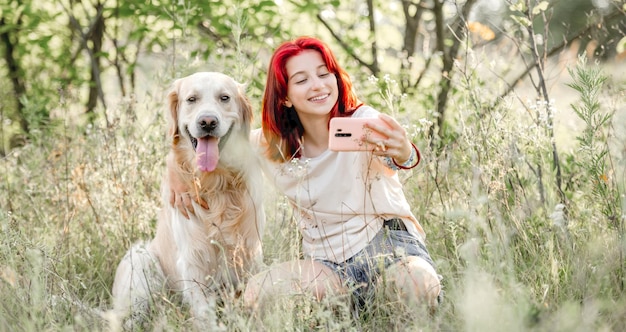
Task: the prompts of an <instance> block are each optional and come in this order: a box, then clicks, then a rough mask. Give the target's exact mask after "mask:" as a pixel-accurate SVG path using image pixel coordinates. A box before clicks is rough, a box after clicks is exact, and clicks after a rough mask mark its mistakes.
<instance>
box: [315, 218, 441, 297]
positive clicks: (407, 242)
mask: <svg viewBox="0 0 626 332" xmlns="http://www.w3.org/2000/svg"><path fill="white" fill-rule="evenodd" d="M406 256H418V257H420V258H423V259H424V260H425V261H426V262H428V263H429V264H430V265H431V266H433V268H435V263H434V262H433V260H432V258H430V255H429V254H428V250H426V247H425V246H424V244H422V242H421V241H419V240H418V239H417V238H416V237H415V236H413V235H411V234H410V233H409V232H408V231H407V230H406V228H405V227H404V224H403V222H402V220H401V219H390V220H386V221H385V223H384V226H383V228H381V230H380V231H379V232H378V234H376V236H374V238H373V239H372V241H370V243H369V244H368V245H367V246H366V247H365V248H363V249H362V250H361V251H359V252H358V253H357V254H356V255H354V256H352V257H351V258H350V259H348V260H347V261H345V262H343V263H335V262H332V261H327V260H317V261H318V262H320V263H322V264H324V265H325V266H327V267H329V268H331V269H332V270H333V271H335V273H337V274H338V275H339V277H340V278H341V280H342V282H343V283H344V285H346V286H347V287H348V289H350V290H352V295H353V298H354V300H355V302H356V303H355V304H356V305H357V306H358V307H360V308H363V306H364V305H365V303H367V298H369V297H370V296H372V295H373V287H371V286H372V285H373V284H374V283H375V282H376V281H377V280H378V278H379V277H380V276H381V273H382V272H383V270H384V269H386V268H387V267H389V266H390V265H392V264H394V263H396V262H399V261H400V260H401V259H402V258H403V257H406ZM441 296H442V294H440V295H439V297H438V300H439V301H440V302H441Z"/></svg>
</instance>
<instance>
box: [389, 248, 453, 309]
mask: <svg viewBox="0 0 626 332" xmlns="http://www.w3.org/2000/svg"><path fill="white" fill-rule="evenodd" d="M386 275H387V277H386V278H385V279H386V280H388V281H389V282H387V284H386V285H385V290H386V293H389V292H391V293H392V294H395V295H396V296H400V297H402V298H403V299H404V300H405V301H407V302H418V303H424V304H427V305H428V306H429V307H431V308H434V307H436V306H437V304H438V296H439V293H440V292H441V283H440V281H439V276H438V274H437V272H436V271H435V269H434V268H433V267H432V265H430V264H429V263H428V262H427V261H426V260H424V259H422V258H420V257H417V256H410V257H407V258H406V259H404V260H402V261H400V262H397V263H395V264H393V265H391V266H390V267H389V268H388V269H387V272H386Z"/></svg>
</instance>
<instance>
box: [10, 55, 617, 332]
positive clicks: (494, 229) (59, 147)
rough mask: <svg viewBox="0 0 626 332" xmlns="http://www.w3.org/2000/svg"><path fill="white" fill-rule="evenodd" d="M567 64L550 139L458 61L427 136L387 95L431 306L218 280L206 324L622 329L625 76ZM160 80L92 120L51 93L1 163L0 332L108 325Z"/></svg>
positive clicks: (527, 113)
mask: <svg viewBox="0 0 626 332" xmlns="http://www.w3.org/2000/svg"><path fill="white" fill-rule="evenodd" d="M570 69H571V70H572V72H571V75H570V77H569V78H568V80H567V82H569V84H579V85H580V86H579V88H580V89H575V88H574V87H570V86H564V83H559V84H561V85H563V86H562V89H564V90H566V91H568V100H571V101H572V102H571V104H568V105H566V106H565V107H563V108H561V109H559V110H557V111H556V112H560V113H558V114H560V115H561V119H563V118H567V117H573V118H578V121H577V123H579V126H577V127H576V128H573V129H572V128H567V130H566V134H560V136H559V137H555V135H553V134H551V129H552V128H551V126H552V125H553V124H554V126H559V125H560V122H559V120H558V119H559V117H558V116H555V114H553V113H552V112H553V108H552V107H551V106H552V105H551V103H542V102H537V103H529V104H527V105H530V107H526V108H524V107H522V106H521V104H520V102H519V101H518V100H517V99H516V98H513V97H510V99H505V100H501V101H500V103H498V104H496V105H495V106H493V102H492V101H493V100H492V99H490V98H492V94H490V93H489V91H491V89H493V87H492V86H490V85H489V84H490V83H489V82H481V81H478V79H477V78H476V76H474V75H470V74H468V73H466V75H458V76H457V78H456V79H457V80H458V82H457V83H458V91H457V92H456V93H455V94H454V96H453V99H452V101H451V103H450V105H449V111H448V116H449V123H450V126H449V127H448V128H447V131H446V133H445V135H444V136H443V137H442V139H441V140H432V139H430V138H429V136H428V130H427V128H428V126H429V124H430V122H429V121H431V120H432V114H431V113H429V110H428V107H427V106H426V105H427V104H426V102H425V101H424V100H422V99H419V98H415V99H410V98H409V99H403V100H401V102H400V103H399V104H398V105H396V107H394V108H393V109H394V110H393V111H394V112H395V115H397V116H398V118H399V119H401V120H402V121H403V123H404V124H405V125H406V128H407V131H408V132H409V134H410V135H411V136H412V138H413V140H414V141H415V142H416V143H417V144H418V146H420V148H421V150H422V155H423V156H424V160H423V162H422V164H421V166H420V167H418V168H417V169H415V170H413V171H410V172H405V173H403V174H402V175H401V176H402V179H403V181H404V182H405V192H406V194H407V197H408V198H409V201H410V202H411V203H412V206H413V212H414V214H415V215H416V216H417V217H418V218H419V219H420V220H421V223H422V225H423V226H424V228H425V230H426V232H427V245H428V248H429V250H430V253H431V255H432V257H433V258H434V260H435V262H436V264H437V266H438V272H439V273H440V274H441V275H443V277H444V279H443V285H444V289H445V300H444V302H443V303H442V304H441V306H440V307H439V309H438V311H437V312H436V313H434V314H433V315H429V314H427V313H426V312H425V311H424V310H422V309H421V308H412V307H406V306H404V305H402V304H401V303H399V302H397V301H395V300H394V299H389V298H385V297H383V296H379V297H377V298H376V299H375V300H374V301H373V303H371V304H370V306H369V307H368V309H367V311H366V312H364V313H362V314H361V315H359V316H358V317H355V316H354V315H353V313H352V312H351V310H350V306H349V305H348V303H347V299H346V298H342V297H337V298H328V299H326V300H325V301H323V302H322V303H317V302H315V301H311V300H310V299H307V298H286V299H280V300H279V301H276V303H274V304H273V306H272V307H271V308H269V309H268V310H265V311H263V312H250V311H248V310H246V309H244V308H243V306H242V303H241V299H239V298H236V297H235V296H232V295H228V294H226V295H222V297H223V301H222V302H223V304H221V305H220V306H219V307H218V308H217V310H218V312H217V314H218V317H219V321H218V326H217V329H221V330H224V331H248V330H251V331H311V330H330V331H338V330H342V331H353V330H354V331H357V330H361V331H381V330H391V331H418V330H422V331H624V330H626V296H625V295H626V292H625V289H624V287H625V284H624V283H625V281H626V257H625V253H626V239H625V235H626V234H625V230H624V223H625V212H624V211H625V210H626V198H625V197H624V193H625V190H626V188H625V181H626V179H625V172H626V171H625V169H626V159H625V156H626V135H625V134H624V133H625V132H626V123H625V122H626V115H625V114H624V112H625V111H626V110H625V109H624V104H625V103H624V101H625V96H624V91H625V87H626V82H625V81H624V79H623V78H618V77H613V76H610V75H609V74H610V73H607V72H605V71H603V70H602V69H601V68H598V67H596V66H595V65H592V64H586V65H583V64H581V63H579V64H578V67H576V65H575V64H572V65H571V68H570ZM594 75H595V76H594ZM603 75H604V76H607V80H605V81H604V80H594V79H593V78H594V77H596V78H597V77H602V76H603ZM168 83H169V82H165V81H163V82H159V83H155V85H156V86H159V87H160V88H161V89H160V90H159V89H157V90H159V91H160V93H153V94H146V96H145V98H144V100H142V101H141V102H139V103H136V104H133V103H130V102H127V101H124V100H120V101H118V103H117V104H112V105H110V106H109V107H110V108H111V109H109V110H107V112H108V114H109V119H110V121H109V125H108V126H105V125H103V124H96V125H89V126H87V125H80V124H76V123H75V122H74V121H73V115H71V113H70V112H69V111H68V112H64V110H69V109H72V106H73V104H76V105H77V104H78V102H77V101H72V100H68V101H66V102H67V103H68V104H64V105H59V106H58V107H57V108H58V109H59V111H58V114H59V115H58V122H56V123H54V124H51V126H50V128H48V129H44V130H41V132H39V133H35V135H34V138H33V139H31V140H30V141H29V142H28V144H27V145H25V146H24V147H21V148H17V149H14V150H12V151H10V152H9V153H8V154H7V155H6V156H4V157H2V158H1V159H0V174H1V176H0V227H1V232H0V330H2V331H57V330H63V331H99V330H103V331H107V330H115V329H116V327H117V326H118V325H117V322H116V321H115V319H114V317H113V315H111V314H110V312H109V309H110V295H111V294H110V289H111V284H112V282H113V276H114V272H115V268H116V266H117V264H118V262H119V260H120V259H121V258H122V256H123V254H124V252H125V251H126V250H127V249H128V248H129V247H130V245H131V244H132V243H134V242H135V241H138V240H141V239H148V238H150V237H151V236H152V235H153V232H154V229H155V225H156V217H157V212H158V210H159V208H160V206H161V198H160V181H161V174H162V173H163V171H164V166H165V165H164V156H165V154H166V153H167V149H168V147H167V145H166V140H165V116H164V112H165V111H166V110H165V107H164V103H163V96H164V91H165V90H166V89H167V86H168ZM379 83H380V82H379ZM387 83H389V84H391V85H392V83H393V82H387ZM361 84H365V83H361ZM380 86H381V85H380V84H379V85H376V87H371V89H373V90H372V91H373V92H372V95H375V94H376V91H374V90H375V89H377V88H378V87H380ZM364 89H365V87H364ZM594 89H596V90H597V91H595V93H594ZM386 92H389V91H382V94H381V95H382V96H383V98H382V102H384V100H385V98H384V96H385V95H386ZM257 95H258V94H257ZM555 98H559V96H555ZM585 100H586V101H585ZM524 102H525V101H524ZM594 102H597V103H598V105H599V107H594V106H593V105H594ZM253 104H255V105H257V107H256V109H257V114H256V117H257V121H258V119H259V118H260V116H259V114H258V105H260V102H259V101H258V100H253ZM490 105H491V106H490ZM131 106H132V107H133V109H132V110H131V109H130V107H131ZM576 108H577V109H578V110H579V111H580V112H579V113H578V114H577V112H576ZM585 110H586V111H585ZM563 113H565V114H567V115H566V116H565V117H563V115H562V114H563ZM131 114H133V116H131ZM603 117H608V119H607V121H605V122H604V123H602V122H601V121H600V122H599V119H602V118H603ZM555 119H556V120H555ZM586 120H588V121H586ZM561 133H562V131H561ZM553 143H555V145H553ZM555 146H556V150H557V153H558V156H559V163H560V166H561V174H560V175H559V177H560V181H561V183H560V188H559V185H558V183H557V174H556V170H555V168H554V165H553V156H554V155H553V152H554V147H555ZM266 210H267V215H268V220H267V229H266V232H265V237H264V239H263V243H264V252H265V262H266V263H267V264H271V263H273V262H279V261H284V260H288V259H295V258H297V257H299V245H298V243H299V238H298V234H297V232H296V230H295V223H294V221H293V220H292V219H291V218H290V216H291V212H290V209H289V207H288V204H287V202H286V201H285V200H284V199H283V198H282V197H280V196H279V195H277V194H276V193H274V192H273V191H272V189H271V188H270V187H268V188H267V196H266ZM192 327H193V324H192V322H191V317H190V315H189V312H188V311H187V310H186V308H185V307H184V306H181V305H180V303H178V302H177V301H176V300H175V298H174V299H172V298H167V297H157V298H156V299H155V301H154V312H153V315H152V320H151V321H150V322H149V323H148V325H147V326H143V327H142V328H144V329H146V330H156V331H163V330H165V331H170V330H189V329H191V328H192Z"/></svg>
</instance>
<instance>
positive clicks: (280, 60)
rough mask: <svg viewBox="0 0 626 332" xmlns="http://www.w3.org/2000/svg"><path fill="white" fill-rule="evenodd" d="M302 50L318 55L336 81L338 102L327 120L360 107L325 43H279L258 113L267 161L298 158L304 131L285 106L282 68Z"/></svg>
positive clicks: (304, 39) (284, 71) (301, 39)
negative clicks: (265, 143) (317, 53)
mask: <svg viewBox="0 0 626 332" xmlns="http://www.w3.org/2000/svg"><path fill="white" fill-rule="evenodd" d="M305 50H315V51H318V52H319V53H320V54H321V55H322V59H323V60H324V62H325V63H326V67H327V68H328V71H329V72H331V73H333V74H335V77H337V86H338V88H339V98H338V100H337V104H335V106H334V107H333V109H332V110H331V111H330V117H331V118H333V117H336V116H340V117H341V116H350V115H351V114H352V113H353V112H354V111H355V110H356V109H357V107H358V106H359V100H358V98H357V97H356V94H355V93H354V91H353V90H352V81H350V76H349V75H348V73H347V72H346V71H345V70H343V68H341V67H340V66H339V64H338V63H337V59H336V58H335V55H334V54H333V52H332V51H331V50H330V48H328V46H327V45H326V44H324V42H322V41H321V40H319V39H317V38H313V37H299V38H297V39H295V40H292V41H287V42H284V43H282V44H281V45H280V46H278V48H277V49H276V51H274V55H272V59H271V61H270V64H269V68H268V71H267V84H266V85H265V94H264V95H263V103H262V111H261V116H262V127H263V136H264V137H265V141H266V142H267V151H266V153H267V157H268V158H269V159H270V160H274V161H279V162H282V161H287V160H290V159H291V158H299V157H300V137H302V134H303V131H304V129H303V128H302V125H301V124H300V119H299V118H298V114H297V113H296V111H295V110H294V109H293V107H290V108H289V107H287V106H285V105H284V103H285V101H286V100H287V80H288V77H287V69H286V66H285V65H286V63H287V60H289V58H291V57H293V56H296V55H298V54H300V53H301V52H302V51H305Z"/></svg>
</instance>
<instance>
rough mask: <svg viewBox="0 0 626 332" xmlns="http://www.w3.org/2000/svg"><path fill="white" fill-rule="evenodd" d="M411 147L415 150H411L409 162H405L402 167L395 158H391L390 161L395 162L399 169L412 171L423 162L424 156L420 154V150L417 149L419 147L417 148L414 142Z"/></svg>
mask: <svg viewBox="0 0 626 332" xmlns="http://www.w3.org/2000/svg"><path fill="white" fill-rule="evenodd" d="M411 146H412V147H413V150H411V156H410V157H409V160H407V161H405V162H404V163H403V164H402V165H399V164H398V163H397V162H396V161H395V160H394V159H393V158H389V159H391V161H392V162H393V165H394V166H395V167H396V168H397V169H411V168H414V167H415V166H417V165H418V164H419V163H420V161H421V160H422V156H421V154H420V150H419V149H418V148H417V146H415V144H414V143H413V142H411ZM416 158H417V161H415V163H413V162H414V160H415V159H416ZM390 166H391V165H390Z"/></svg>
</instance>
